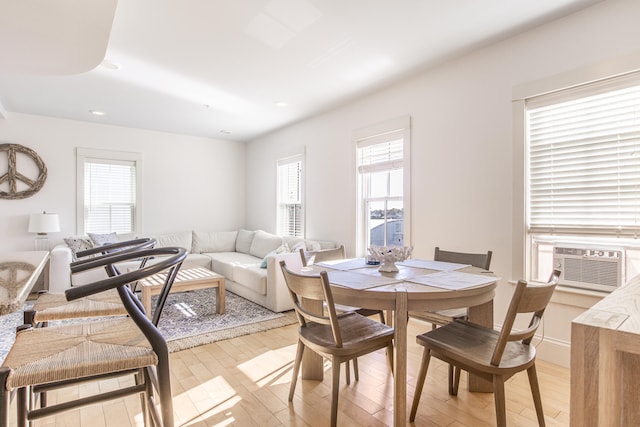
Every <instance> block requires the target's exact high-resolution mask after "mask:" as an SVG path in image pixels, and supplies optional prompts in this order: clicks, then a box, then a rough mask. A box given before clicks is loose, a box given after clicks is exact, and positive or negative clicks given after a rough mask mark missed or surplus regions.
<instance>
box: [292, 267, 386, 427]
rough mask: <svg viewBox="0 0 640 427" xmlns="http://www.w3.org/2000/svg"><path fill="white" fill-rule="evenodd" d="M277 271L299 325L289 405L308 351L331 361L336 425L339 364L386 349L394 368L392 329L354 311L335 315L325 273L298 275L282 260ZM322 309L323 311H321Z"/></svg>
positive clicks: (333, 416)
mask: <svg viewBox="0 0 640 427" xmlns="http://www.w3.org/2000/svg"><path fill="white" fill-rule="evenodd" d="M280 268H281V269H282V274H283V275H284V278H285V282H286V284H287V288H288V289H289V293H290V294H291V298H292V300H293V304H294V310H295V313H296V317H297V318H298V322H299V325H300V327H299V328H298V349H297V351H296V359H295V363H294V365H293V373H292V377H291V386H290V388H289V402H291V401H292V400H293V395H294V392H295V389H296V382H297V379H298V372H299V371H300V364H301V362H302V356H303V354H304V351H305V349H307V348H308V349H309V350H311V351H313V352H315V353H317V354H319V355H320V356H322V357H325V358H327V359H329V360H330V361H331V371H332V379H331V425H332V426H335V425H336V420H337V417H338V389H339V385H340V384H339V383H340V364H341V363H342V362H348V361H349V360H353V359H355V358H357V357H359V356H363V355H365V354H368V353H371V352H373V351H376V350H379V349H382V348H386V349H387V357H388V360H389V364H390V366H391V367H392V369H393V336H394V329H393V328H392V327H390V326H387V325H385V324H383V323H380V322H376V321H375V320H373V319H370V318H368V317H365V316H362V315H360V314H358V313H355V312H353V311H347V312H342V313H338V312H337V311H336V307H335V304H334V301H333V294H332V292H331V286H330V284H329V278H328V276H327V272H326V271H321V272H320V274H319V275H314V276H309V275H300V274H296V273H294V272H292V271H290V270H289V269H287V267H286V264H285V262H284V261H280ZM323 306H324V307H326V310H322V308H321V307H323ZM310 307H313V308H318V307H319V308H320V309H319V311H320V312H322V313H320V314H319V313H316V312H314V310H313V308H310ZM325 312H326V314H325Z"/></svg>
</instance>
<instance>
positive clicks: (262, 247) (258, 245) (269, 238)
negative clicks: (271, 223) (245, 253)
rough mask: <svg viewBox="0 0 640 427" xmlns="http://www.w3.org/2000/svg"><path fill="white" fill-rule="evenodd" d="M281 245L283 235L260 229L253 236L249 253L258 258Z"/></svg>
mask: <svg viewBox="0 0 640 427" xmlns="http://www.w3.org/2000/svg"><path fill="white" fill-rule="evenodd" d="M280 245H282V237H280V236H276V235H275V234H271V233H267V232H266V231H262V230H258V231H256V234H255V235H254V236H253V242H251V249H249V254H251V255H253V256H255V257H258V258H264V257H265V256H267V254H268V253H269V252H271V251H273V250H275V249H277V248H278V247H279V246H280Z"/></svg>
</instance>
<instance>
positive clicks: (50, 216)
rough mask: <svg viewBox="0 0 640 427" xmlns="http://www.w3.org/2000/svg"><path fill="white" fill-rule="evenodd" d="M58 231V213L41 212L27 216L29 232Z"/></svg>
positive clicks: (44, 232)
mask: <svg viewBox="0 0 640 427" xmlns="http://www.w3.org/2000/svg"><path fill="white" fill-rule="evenodd" d="M58 231H60V219H59V218H58V214H54V213H46V212H42V213H41V214H31V216H29V233H38V234H46V233H55V232H58Z"/></svg>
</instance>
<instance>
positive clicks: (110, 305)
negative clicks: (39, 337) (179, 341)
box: [24, 238, 157, 326]
mask: <svg viewBox="0 0 640 427" xmlns="http://www.w3.org/2000/svg"><path fill="white" fill-rule="evenodd" d="M156 243H157V241H156V240H155V239H151V238H142V239H135V240H127V241H122V242H117V243H112V244H108V245H104V246H100V247H96V248H91V249H87V250H85V251H80V252H78V254H77V255H76V256H77V257H78V258H81V259H80V260H79V261H75V262H73V263H72V264H71V266H70V268H71V270H72V274H73V272H74V270H75V269H77V268H78V266H80V265H82V264H83V263H87V262H89V261H94V260H95V259H97V258H90V257H92V256H95V255H102V256H105V255H113V254H115V253H121V252H127V251H137V250H142V249H148V248H153V247H154V246H155V245H156ZM146 261H147V260H146V259H143V260H140V267H144V265H145V264H146ZM104 268H105V270H106V272H107V276H108V277H113V276H115V275H117V274H120V272H119V271H118V269H117V268H116V267H115V266H114V265H112V264H108V265H106V266H104ZM125 315H127V310H126V309H125V308H124V306H123V305H122V300H121V299H120V297H119V296H118V292H117V290H115V289H112V290H109V291H106V292H101V293H99V294H96V295H90V296H88V297H85V298H81V299H79V300H76V301H71V302H70V301H68V300H67V298H66V297H65V295H64V294H56V293H48V292H45V293H42V294H40V296H38V299H37V300H36V302H35V304H34V305H33V307H32V308H30V309H29V310H25V311H24V323H25V325H28V324H31V325H34V326H44V325H46V323H47V322H49V321H54V320H67V319H78V318H88V317H105V316H125Z"/></svg>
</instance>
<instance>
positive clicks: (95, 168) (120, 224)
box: [77, 148, 141, 234]
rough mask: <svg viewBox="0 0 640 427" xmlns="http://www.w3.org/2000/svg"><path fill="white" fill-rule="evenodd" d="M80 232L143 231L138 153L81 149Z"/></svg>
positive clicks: (79, 178) (79, 153) (79, 171)
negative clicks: (141, 228)
mask: <svg viewBox="0 0 640 427" xmlns="http://www.w3.org/2000/svg"><path fill="white" fill-rule="evenodd" d="M77 163H78V169H77V170H78V232H79V233H80V234H85V233H100V234H102V233H113V232H115V233H118V234H124V233H134V232H137V231H140V227H139V222H140V221H139V220H140V218H139V215H140V203H139V201H140V176H141V172H140V167H141V157H140V155H139V154H137V153H127V152H117V151H108V150H93V149H81V148H79V149H78V159H77Z"/></svg>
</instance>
